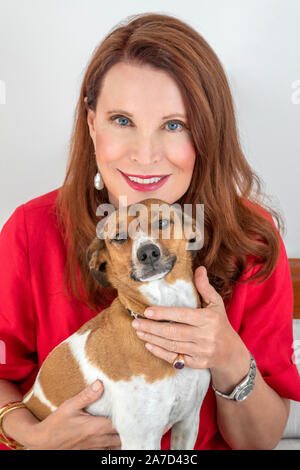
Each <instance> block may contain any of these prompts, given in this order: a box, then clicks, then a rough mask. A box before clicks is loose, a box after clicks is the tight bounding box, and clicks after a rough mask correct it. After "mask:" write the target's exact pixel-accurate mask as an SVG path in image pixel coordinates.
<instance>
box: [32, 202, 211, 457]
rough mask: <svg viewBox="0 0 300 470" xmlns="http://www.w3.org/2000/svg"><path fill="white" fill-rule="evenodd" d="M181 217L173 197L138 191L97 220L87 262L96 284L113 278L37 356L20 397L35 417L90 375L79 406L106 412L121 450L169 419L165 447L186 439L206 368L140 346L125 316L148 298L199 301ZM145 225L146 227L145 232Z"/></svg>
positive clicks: (148, 445)
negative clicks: (95, 395) (98, 388)
mask: <svg viewBox="0 0 300 470" xmlns="http://www.w3.org/2000/svg"><path fill="white" fill-rule="evenodd" d="M163 207H164V208H166V207H167V209H169V210H168V215H167V216H166V217H161V208H163ZM137 208H138V209H139V211H138V212H139V217H137V216H136V212H137V210H136V209H137ZM141 208H142V209H141ZM153 208H155V210H154V209H153ZM150 211H151V217H150V221H149V214H150ZM132 214H133V215H132ZM187 220H189V221H190V223H189V224H188V229H187V230H185V232H184V233H183V231H182V222H181V218H180V213H179V211H178V207H177V206H176V205H169V204H167V203H165V202H163V201H161V200H160V199H146V200H144V201H142V203H139V204H132V205H131V206H128V207H127V208H125V209H124V207H123V208H122V210H121V209H120V208H119V209H118V210H114V211H113V212H112V213H111V214H110V215H109V216H108V217H107V219H106V220H105V219H104V221H105V223H103V224H102V227H100V228H99V229H98V226H97V236H96V237H95V238H94V239H93V240H92V242H91V244H90V245H89V247H88V249H87V253H86V258H87V263H88V266H89V269H90V271H91V273H92V275H93V276H94V278H95V279H96V280H97V281H98V282H99V283H100V284H101V286H103V287H108V286H113V287H115V288H116V289H117V292H118V296H117V297H116V298H115V299H114V300H113V302H112V303H111V305H110V306H109V307H108V308H106V309H104V310H103V311H101V312H100V313H99V314H97V315H96V316H95V317H93V318H92V319H91V320H89V321H87V322H86V323H85V324H84V325H83V326H81V328H79V330H78V331H77V332H76V333H74V334H73V335H71V336H70V337H69V338H67V339H66V340H65V341H62V342H61V343H60V344H59V345H58V346H56V347H55V348H54V349H53V350H52V351H51V352H50V354H49V355H48V356H47V357H46V359H45V361H44V362H43V364H42V366H41V368H40V370H39V372H38V375H37V377H36V380H35V383H34V384H33V386H32V388H31V390H30V391H29V392H28V393H27V394H26V395H25V397H24V399H23V402H24V403H25V405H26V407H27V408H28V409H29V410H30V411H31V412H32V413H33V414H34V415H35V416H36V417H37V418H38V419H40V420H42V419H44V418H46V417H47V416H48V415H49V414H50V413H51V412H52V411H54V410H56V408H57V407H58V406H59V405H60V404H61V403H63V401H65V400H66V399H68V398H71V397H72V396H74V395H75V394H77V393H79V392H80V391H81V390H83V389H84V388H85V387H86V386H88V385H89V384H91V383H93V382H94V381H95V380H96V379H100V380H101V381H102V382H103V385H104V392H103V394H102V396H101V397H100V399H99V400H97V401H96V402H94V403H92V404H91V405H89V406H88V407H87V408H86V411H87V412H89V413H90V414H92V415H95V416H106V417H109V418H110V419H111V420H112V423H113V425H114V427H115V428H116V429H117V431H118V433H119V436H120V440H121V444H122V450H130V449H134V450H141V449H148V450H160V443H161V438H162V435H163V432H164V429H165V427H166V426H167V425H169V426H170V425H171V426H172V431H171V449H172V450H193V449H194V445H195V441H196V438H197V434H198V429H199V414H200V409H201V405H202V402H203V400H204V397H205V395H206V392H207V390H208V387H209V383H210V378H211V375H210V371H209V370H208V369H191V368H188V367H184V368H182V369H176V368H175V367H173V365H172V364H170V363H168V362H167V361H165V360H163V359H160V358H158V357H156V356H155V355H154V354H152V353H151V352H150V351H148V350H147V349H146V348H145V343H144V341H142V340H141V339H139V338H138V336H137V335H136V331H135V329H134V328H133V327H132V322H133V317H138V316H140V317H144V315H143V313H144V310H145V309H146V308H147V307H149V306H150V305H161V306H181V307H189V308H201V307H202V306H203V305H202V299H201V297H200V296H199V294H198V292H197V289H196V288H195V285H194V282H193V259H194V256H195V254H196V250H190V249H187V246H188V247H189V248H190V247H191V246H192V244H193V243H194V242H195V233H196V236H198V238H200V237H203V234H202V233H200V230H199V228H198V227H197V224H195V220H194V219H191V218H189V219H187ZM112 222H113V223H112ZM98 225H99V224H98ZM128 225H129V226H130V229H131V231H132V232H134V230H133V227H134V228H135V232H134V233H133V234H132V235H131V236H130V237H129V236H128V233H129V231H128V229H127V231H126V227H128ZM178 226H179V227H181V231H180V232H179V234H180V236H178V235H177V238H175V227H177V229H178ZM124 227H125V229H124ZM153 227H154V228H155V230H156V233H157V235H156V237H153V236H152V235H149V229H150V230H153ZM167 230H169V231H167ZM165 233H167V234H168V236H167V237H166V236H164V234H165ZM177 233H178V230H177ZM104 235H105V236H104ZM191 237H192V238H191ZM200 314H201V313H200V312H199V315H200ZM144 318H145V317H144ZM171 323H172V322H171Z"/></svg>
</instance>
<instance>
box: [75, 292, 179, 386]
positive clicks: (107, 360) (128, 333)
mask: <svg viewBox="0 0 300 470" xmlns="http://www.w3.org/2000/svg"><path fill="white" fill-rule="evenodd" d="M132 322H133V318H132V317H131V316H130V315H129V313H128V312H127V311H126V310H125V309H124V307H123V306H122V304H121V303H120V301H119V299H118V298H116V299H114V301H113V303H112V304H111V306H110V307H109V308H108V309H105V310H103V311H102V312H101V313H100V314H98V315H97V316H96V317H95V318H92V319H91V320H89V321H88V322H87V323H85V324H84V325H83V326H82V327H81V328H80V329H79V330H78V332H77V333H78V334H83V333H84V332H86V331H87V330H89V329H91V332H90V334H89V335H88V337H87V341H86V346H85V353H86V355H87V358H88V360H89V361H90V362H91V363H92V364H93V365H94V366H96V367H98V368H99V369H100V370H101V371H102V372H104V374H105V375H107V377H108V378H110V379H111V380H114V381H119V380H126V381H129V380H131V378H132V377H133V376H137V375H144V376H145V380H146V382H149V383H152V382H154V381H156V380H162V379H164V378H166V377H171V376H173V375H175V374H177V373H178V371H177V370H176V369H174V367H173V366H172V364H170V363H168V362H166V361H165V360H163V359H160V358H158V357H156V356H154V355H153V354H152V353H151V352H149V351H148V350H147V349H146V348H145V342H144V341H142V340H140V339H139V338H138V336H137V334H136V330H135V329H134V328H133V327H132V325H131V324H132Z"/></svg>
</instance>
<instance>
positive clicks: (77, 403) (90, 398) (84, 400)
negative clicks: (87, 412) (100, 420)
mask: <svg viewBox="0 0 300 470" xmlns="http://www.w3.org/2000/svg"><path fill="white" fill-rule="evenodd" d="M103 391H104V387H103V384H102V382H100V380H96V381H95V382H94V383H92V384H91V385H89V386H88V387H86V388H85V389H83V390H82V391H81V392H79V393H78V394H77V395H75V396H74V397H72V398H69V399H68V400H67V401H66V405H67V408H68V409H71V410H78V411H79V410H82V409H83V408H85V407H87V406H88V405H89V404H91V403H93V402H94V401H96V400H98V399H99V398H100V397H101V395H102V393H103Z"/></svg>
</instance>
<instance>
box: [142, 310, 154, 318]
mask: <svg viewBox="0 0 300 470" xmlns="http://www.w3.org/2000/svg"><path fill="white" fill-rule="evenodd" d="M153 314H154V312H153V310H151V309H150V310H148V309H146V310H145V311H144V315H146V317H152V316H153Z"/></svg>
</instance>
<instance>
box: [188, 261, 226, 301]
mask: <svg viewBox="0 0 300 470" xmlns="http://www.w3.org/2000/svg"><path fill="white" fill-rule="evenodd" d="M194 282H195V286H196V287H197V290H198V292H199V294H200V295H201V297H202V298H203V300H204V302H205V303H206V304H208V305H207V307H210V306H211V305H221V304H222V303H223V299H222V297H221V296H220V294H219V293H218V292H217V291H216V290H215V288H214V287H213V286H212V285H211V284H210V282H209V279H208V276H207V271H206V268H205V266H199V267H198V268H197V269H196V271H195V274H194Z"/></svg>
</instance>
